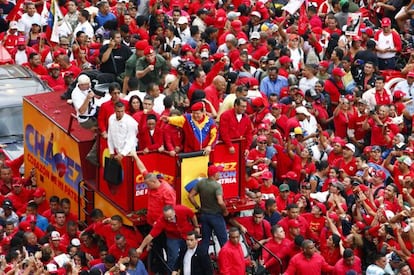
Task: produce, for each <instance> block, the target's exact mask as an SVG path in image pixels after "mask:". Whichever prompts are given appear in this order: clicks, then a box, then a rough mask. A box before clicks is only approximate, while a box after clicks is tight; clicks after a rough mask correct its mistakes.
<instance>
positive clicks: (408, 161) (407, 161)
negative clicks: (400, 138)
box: [397, 156, 413, 167]
mask: <svg viewBox="0 0 414 275" xmlns="http://www.w3.org/2000/svg"><path fill="white" fill-rule="evenodd" d="M397 160H398V162H401V163H404V164H405V165H407V166H408V167H410V166H411V165H412V164H413V161H412V160H411V158H410V157H409V156H401V157H399V158H397Z"/></svg>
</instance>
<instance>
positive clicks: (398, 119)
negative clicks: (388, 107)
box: [391, 115, 404, 125]
mask: <svg viewBox="0 0 414 275" xmlns="http://www.w3.org/2000/svg"><path fill="white" fill-rule="evenodd" d="M391 122H392V123H393V124H397V125H398V124H401V123H403V122H404V119H403V115H401V116H396V117H393V118H392V119H391Z"/></svg>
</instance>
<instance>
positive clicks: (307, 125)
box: [299, 116, 318, 136]
mask: <svg viewBox="0 0 414 275" xmlns="http://www.w3.org/2000/svg"><path fill="white" fill-rule="evenodd" d="M299 124H300V127H302V129H303V131H304V132H306V135H307V136H308V135H311V134H313V133H316V130H317V129H318V122H317V121H316V118H315V117H314V116H310V117H309V118H305V119H304V120H303V121H299Z"/></svg>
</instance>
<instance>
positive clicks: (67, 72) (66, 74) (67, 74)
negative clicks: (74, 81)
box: [63, 71, 74, 77]
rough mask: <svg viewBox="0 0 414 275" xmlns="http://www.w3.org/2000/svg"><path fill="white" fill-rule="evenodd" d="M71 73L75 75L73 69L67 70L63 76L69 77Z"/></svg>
mask: <svg viewBox="0 0 414 275" xmlns="http://www.w3.org/2000/svg"><path fill="white" fill-rule="evenodd" d="M70 75H72V76H73V75H74V73H73V72H72V71H66V72H65V73H64V74H63V77H67V76H70Z"/></svg>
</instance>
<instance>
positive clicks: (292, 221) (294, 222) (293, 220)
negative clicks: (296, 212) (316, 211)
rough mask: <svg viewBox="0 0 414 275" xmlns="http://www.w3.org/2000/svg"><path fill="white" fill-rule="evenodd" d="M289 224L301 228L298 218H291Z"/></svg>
mask: <svg viewBox="0 0 414 275" xmlns="http://www.w3.org/2000/svg"><path fill="white" fill-rule="evenodd" d="M288 226H289V227H293V228H299V227H300V223H299V221H298V220H296V219H291V220H289V222H288Z"/></svg>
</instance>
